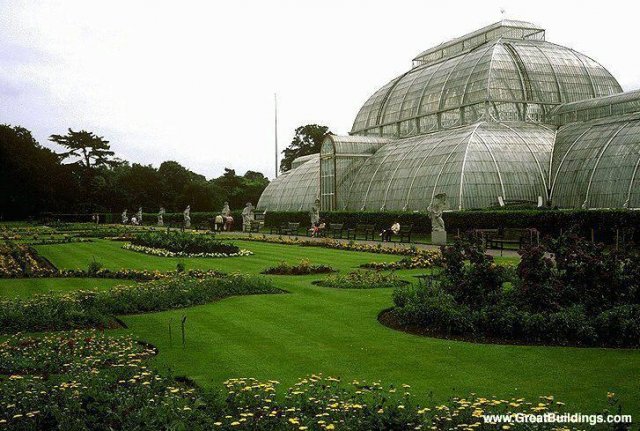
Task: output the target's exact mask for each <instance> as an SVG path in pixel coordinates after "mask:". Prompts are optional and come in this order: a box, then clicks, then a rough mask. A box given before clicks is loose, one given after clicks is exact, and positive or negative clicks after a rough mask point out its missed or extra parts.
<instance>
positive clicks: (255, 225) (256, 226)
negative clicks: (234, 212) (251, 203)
mask: <svg viewBox="0 0 640 431" xmlns="http://www.w3.org/2000/svg"><path fill="white" fill-rule="evenodd" d="M260 228H262V222H261V221H259V220H251V222H250V223H249V232H255V233H258V232H260Z"/></svg>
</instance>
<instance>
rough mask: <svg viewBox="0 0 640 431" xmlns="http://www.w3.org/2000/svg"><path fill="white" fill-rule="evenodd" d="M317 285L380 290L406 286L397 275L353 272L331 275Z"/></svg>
mask: <svg viewBox="0 0 640 431" xmlns="http://www.w3.org/2000/svg"><path fill="white" fill-rule="evenodd" d="M316 284H318V285H320V286H325V287H334V288H338V289H379V288H391V287H399V286H403V285H405V284H406V282H405V281H403V280H400V279H399V278H398V277H397V276H396V275H395V274H386V273H382V272H378V271H353V272H350V273H348V274H336V275H330V276H328V277H327V278H325V279H324V280H320V281H318V282H317V283H316Z"/></svg>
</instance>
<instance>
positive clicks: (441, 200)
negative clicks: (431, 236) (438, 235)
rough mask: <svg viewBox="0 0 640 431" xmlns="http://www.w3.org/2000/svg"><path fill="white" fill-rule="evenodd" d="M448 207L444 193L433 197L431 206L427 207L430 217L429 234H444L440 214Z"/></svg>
mask: <svg viewBox="0 0 640 431" xmlns="http://www.w3.org/2000/svg"><path fill="white" fill-rule="evenodd" d="M448 207H449V203H448V201H447V194H446V193H439V194H437V195H435V197H434V198H433V201H431V205H429V206H428V207H427V211H428V212H429V217H431V232H445V229H444V220H443V219H442V213H443V212H444V210H446V209H447V208H448Z"/></svg>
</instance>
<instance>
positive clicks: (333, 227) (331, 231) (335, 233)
mask: <svg viewBox="0 0 640 431" xmlns="http://www.w3.org/2000/svg"><path fill="white" fill-rule="evenodd" d="M343 230H344V224H343V223H329V227H328V228H327V232H326V235H327V236H331V238H336V239H337V238H340V239H341V238H342V231H343Z"/></svg>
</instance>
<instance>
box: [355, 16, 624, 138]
mask: <svg viewBox="0 0 640 431" xmlns="http://www.w3.org/2000/svg"><path fill="white" fill-rule="evenodd" d="M620 92H622V88H621V87H620V85H619V84H618V82H617V81H616V79H615V78H614V77H613V76H612V75H611V74H610V73H609V72H608V71H607V70H606V69H605V68H604V67H603V66H602V65H600V64H599V63H597V62H596V61H594V60H592V59H591V58H589V57H588V56H586V55H584V54H581V53H579V52H576V51H574V50H572V49H570V48H566V47H563V46H559V45H555V44H552V43H549V42H546V41H545V40H544V30H542V29H539V28H538V27H536V26H534V25H533V24H528V23H522V22H518V21H503V22H500V23H496V24H493V25H491V26H488V27H485V28H484V29H481V30H478V31H476V32H473V33H470V34H469V35H466V36H463V37H461V38H458V39H454V40H452V41H450V42H447V43H446V44H442V45H439V46H437V47H435V48H432V49H430V50H428V51H425V52H424V53H422V54H420V55H419V56H418V57H416V58H415V59H414V67H413V69H411V70H409V71H408V72H406V73H405V74H403V75H401V76H399V77H397V78H395V79H393V80H392V81H391V82H389V83H388V84H386V85H385V86H383V87H382V88H381V89H380V90H378V91H377V92H376V93H374V94H373V96H371V97H370V98H369V100H367V101H366V103H365V104H364V105H363V106H362V108H361V109H360V112H359V113H358V115H357V117H356V119H355V121H354V123H353V127H352V130H351V133H352V134H366V135H381V136H394V137H399V136H411V135H418V134H424V133H429V132H432V131H435V130H440V129H447V128H452V127H457V126H460V125H465V124H473V123H476V122H478V121H481V120H485V121H492V120H496V121H528V122H545V120H546V116H547V115H548V112H549V111H550V110H551V109H552V108H553V107H555V106H557V105H558V104H561V103H568V102H575V101H579V100H585V99H590V98H594V97H601V96H609V95H612V94H616V93H620Z"/></svg>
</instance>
